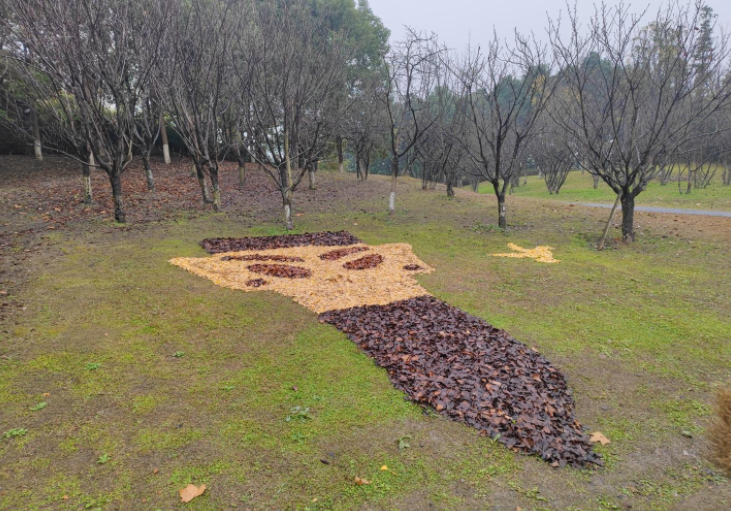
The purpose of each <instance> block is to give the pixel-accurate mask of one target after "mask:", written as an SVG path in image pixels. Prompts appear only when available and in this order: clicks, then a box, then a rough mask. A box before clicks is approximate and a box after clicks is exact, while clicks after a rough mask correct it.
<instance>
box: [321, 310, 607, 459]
mask: <svg viewBox="0 0 731 511" xmlns="http://www.w3.org/2000/svg"><path fill="white" fill-rule="evenodd" d="M320 319H321V320H322V321H325V322H327V323H331V324H333V325H335V327H336V328H338V329H339V330H341V331H342V332H344V333H346V334H347V335H348V337H349V338H350V339H351V340H352V341H354V342H355V343H356V344H357V345H358V346H360V347H361V348H362V349H363V350H365V351H366V352H367V353H368V354H369V355H370V356H371V357H373V358H374V359H375V361H376V363H377V364H378V365H380V366H381V367H384V368H385V369H386V370H387V371H388V375H389V378H390V379H391V381H392V383H393V384H394V386H396V387H397V388H398V389H400V390H403V391H404V392H405V393H406V394H407V395H408V396H409V397H410V398H411V399H412V400H413V401H416V402H417V403H422V404H427V405H430V406H432V407H433V408H434V409H436V410H437V411H438V412H439V413H441V414H442V415H446V416H447V417H449V418H451V419H453V420H457V421H460V422H465V423H467V424H469V425H471V426H473V427H475V428H477V429H480V430H482V431H485V432H486V433H488V434H489V435H490V436H491V437H492V438H494V439H496V440H497V441H499V442H500V443H502V444H504V445H506V446H507V447H509V448H511V449H513V450H515V451H519V452H524V453H535V454H539V455H540V456H541V457H542V458H544V459H545V460H547V461H549V462H557V464H558V465H559V466H564V465H566V464H569V465H575V466H586V465H592V464H596V465H598V464H601V459H600V457H599V456H598V455H597V454H596V453H594V452H593V451H592V443H591V442H590V441H589V438H588V436H587V435H585V434H584V431H583V429H582V426H581V424H580V423H579V422H578V420H577V419H576V415H575V413H574V400H573V397H572V396H571V393H570V391H569V389H568V385H567V383H566V378H565V377H564V375H563V374H561V372H560V371H558V370H557V369H556V368H555V367H553V365H551V363H550V362H549V361H548V360H547V359H546V358H545V357H543V356H542V355H540V354H539V353H536V352H535V351H533V350H531V349H530V348H528V347H527V346H525V345H524V344H522V343H520V342H518V341H516V340H515V339H513V338H512V337H511V336H510V335H508V334H507V333H506V332H505V331H503V330H499V329H497V328H494V327H492V326H491V325H489V324H488V323H486V322H485V321H483V320H481V319H479V318H476V317H474V316H470V315H469V314H466V313H465V312H462V311H460V310H459V309H456V308H454V307H451V306H450V305H448V304H446V303H444V302H442V301H440V300H437V299H436V298H434V297H431V296H422V297H418V298H412V299H410V300H405V301H401V302H396V303H392V304H389V305H374V306H367V307H354V308H352V309H347V310H337V311H329V312H325V313H323V314H321V315H320Z"/></svg>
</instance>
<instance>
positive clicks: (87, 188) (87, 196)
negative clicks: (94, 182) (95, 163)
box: [81, 156, 94, 204]
mask: <svg viewBox="0 0 731 511" xmlns="http://www.w3.org/2000/svg"><path fill="white" fill-rule="evenodd" d="M93 158H94V157H93V156H89V159H90V160H91V159H93ZM81 174H82V175H83V176H84V204H91V203H92V202H93V201H94V197H93V195H92V191H91V167H90V166H89V163H87V162H84V163H82V164H81Z"/></svg>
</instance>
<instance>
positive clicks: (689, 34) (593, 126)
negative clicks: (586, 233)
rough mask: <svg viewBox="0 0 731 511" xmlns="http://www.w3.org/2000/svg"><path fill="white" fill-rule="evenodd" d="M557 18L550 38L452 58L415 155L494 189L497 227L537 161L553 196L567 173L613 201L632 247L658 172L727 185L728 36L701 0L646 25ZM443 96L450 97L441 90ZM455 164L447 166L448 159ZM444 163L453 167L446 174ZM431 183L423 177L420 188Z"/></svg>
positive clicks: (604, 13) (625, 15) (432, 93)
mask: <svg viewBox="0 0 731 511" xmlns="http://www.w3.org/2000/svg"><path fill="white" fill-rule="evenodd" d="M579 19H580V18H579V14H578V12H577V10H576V8H574V9H572V10H570V11H569V13H568V20H567V21H568V27H566V26H562V24H561V23H560V22H559V21H550V20H549V29H548V35H549V42H548V43H545V44H544V43H541V42H540V41H539V40H537V39H535V38H533V37H523V36H521V35H520V34H518V33H516V35H515V39H514V41H513V42H512V43H510V44H507V43H505V42H502V41H500V40H499V39H498V38H497V37H495V38H494V39H493V40H492V42H491V43H490V44H489V45H488V46H487V47H486V48H484V49H482V48H477V49H469V50H468V51H467V53H466V55H462V56H460V55H457V56H453V55H449V54H447V53H446V52H444V54H443V56H442V59H441V60H442V67H443V68H445V70H432V73H433V74H435V76H437V77H439V75H440V73H444V72H449V73H450V74H451V78H446V79H443V78H436V79H434V80H433V82H434V83H433V85H432V87H431V88H430V89H429V95H428V96H427V97H426V98H425V100H424V101H425V102H426V103H427V104H428V105H429V106H430V109H427V111H428V112H429V113H430V114H433V115H434V117H435V119H436V121H434V122H433V124H427V121H428V122H430V123H431V122H432V119H430V118H428V116H426V117H427V118H425V119H424V121H423V122H422V125H424V126H430V125H432V126H433V131H432V132H431V133H429V134H428V136H425V137H423V140H422V142H423V143H422V144H420V145H418V146H417V151H416V159H417V160H418V161H419V162H420V163H421V164H422V166H423V168H424V172H425V173H428V175H429V176H431V179H434V178H439V177H440V176H441V179H442V180H444V182H445V183H446V184H447V187H448V190H449V189H450V188H451V187H450V181H451V177H450V176H449V175H448V174H447V173H445V170H444V169H445V166H448V167H449V168H450V169H452V171H457V172H458V173H462V174H467V175H473V176H475V175H476V176H477V177H478V178H479V180H480V181H482V182H486V183H489V185H490V186H491V188H492V190H493V192H494V194H495V197H496V199H497V204H498V223H499V226H500V227H501V228H505V227H506V226H507V215H506V195H507V194H508V193H509V192H510V190H511V188H512V187H513V186H516V185H517V184H518V180H519V179H520V177H521V176H522V175H524V171H525V166H526V165H527V164H528V162H533V163H534V164H536V165H537V166H538V168H539V169H540V171H541V173H542V174H543V175H544V177H545V180H546V185H547V187H548V189H549V191H550V192H552V193H558V190H559V189H560V187H561V185H562V184H563V182H564V181H565V179H566V176H567V175H568V172H569V171H570V170H571V169H572V168H577V167H579V168H582V169H585V170H587V171H588V172H589V173H590V174H591V175H592V176H594V178H595V186H596V183H597V182H598V181H599V180H601V181H603V182H604V183H606V184H607V185H608V186H609V187H611V189H612V190H613V191H614V192H615V193H616V194H617V200H618V202H619V203H621V205H622V214H623V220H622V234H623V238H624V239H626V240H633V239H634V237H635V233H634V207H635V199H636V197H637V196H638V195H639V194H640V193H642V191H643V190H645V189H646V187H647V185H648V183H649V182H650V181H652V180H654V179H656V178H658V177H660V178H661V180H667V179H668V177H669V175H670V173H671V172H673V169H674V170H675V173H676V179H677V180H678V183H679V186H680V182H681V181H683V179H684V176H686V177H687V192H689V191H690V188H691V186H697V187H705V186H707V185H708V183H709V182H710V181H711V179H713V177H714V175H715V173H716V172H717V169H719V168H720V169H721V170H722V173H723V176H722V177H723V182H724V183H728V182H729V177H728V176H729V175H730V174H731V173H730V172H729V170H728V169H729V164H728V162H729V161H731V153H729V149H730V148H729V144H731V101H730V100H731V72H730V71H729V66H728V64H729V62H728V60H729V47H728V45H727V37H726V36H725V34H720V35H719V36H718V37H716V36H714V29H715V15H713V11H712V10H711V9H710V8H709V7H708V6H706V5H705V4H704V3H703V2H702V1H696V2H694V3H691V4H687V5H682V4H678V3H670V4H668V5H666V6H664V7H662V8H661V9H660V10H659V11H658V12H657V13H656V15H655V17H654V19H652V20H651V21H650V22H649V23H648V22H647V21H646V13H645V15H632V14H631V13H630V10H629V7H628V6H625V5H624V4H620V5H618V6H616V7H607V6H606V5H604V4H603V5H602V6H600V7H597V8H596V10H595V12H594V15H593V16H592V17H591V20H590V22H589V25H588V27H584V26H582V25H581V23H580V21H579ZM444 89H446V90H444ZM455 148H459V150H457V151H455ZM450 158H451V159H452V160H451V161H450ZM439 162H446V163H445V166H441V167H440V166H439ZM425 183H426V180H425Z"/></svg>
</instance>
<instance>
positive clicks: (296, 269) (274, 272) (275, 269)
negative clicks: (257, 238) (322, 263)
mask: <svg viewBox="0 0 731 511" xmlns="http://www.w3.org/2000/svg"><path fill="white" fill-rule="evenodd" d="M249 270H250V271H252V272H254V273H262V274H264V275H269V276H271V277H279V278H282V279H306V278H309V277H311V276H312V272H311V271H310V270H308V269H307V268H302V267H300V266H290V265H288V264H252V265H251V266H249Z"/></svg>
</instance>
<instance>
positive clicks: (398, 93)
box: [379, 29, 444, 214]
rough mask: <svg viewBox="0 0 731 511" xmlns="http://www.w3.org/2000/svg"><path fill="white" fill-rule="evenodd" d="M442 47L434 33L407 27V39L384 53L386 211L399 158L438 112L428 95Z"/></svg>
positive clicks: (393, 191) (393, 209) (393, 200)
mask: <svg viewBox="0 0 731 511" xmlns="http://www.w3.org/2000/svg"><path fill="white" fill-rule="evenodd" d="M443 53H444V49H443V48H441V47H440V46H439V44H438V42H437V39H436V36H435V35H434V34H432V35H430V36H425V35H424V34H420V33H417V32H415V31H414V30H412V29H409V30H408V32H407V35H406V39H405V40H404V41H402V42H399V43H396V44H394V45H393V47H392V48H391V50H390V51H389V52H388V53H387V54H384V55H383V65H384V66H383V68H384V73H383V82H384V85H385V86H384V87H383V89H382V90H381V91H380V92H381V93H380V94H379V100H380V101H381V103H382V104H383V107H384V108H385V110H386V114H387V119H388V130H389V138H390V140H389V156H390V158H391V191H390V194H389V199H388V212H389V214H394V213H395V212H396V190H397V183H398V175H399V172H400V170H401V165H400V164H401V161H402V159H403V158H404V157H406V156H408V155H412V156H413V153H414V146H415V145H416V143H417V142H419V140H420V139H421V138H422V137H423V136H424V135H425V134H426V133H428V132H429V130H430V129H432V128H433V127H434V125H435V123H436V122H437V117H436V115H438V114H437V113H436V112H435V110H434V109H430V107H429V103H428V101H427V96H428V95H429V93H430V92H431V90H432V89H433V87H434V86H435V83H434V78H435V76H436V74H437V72H438V70H439V68H440V66H441V65H442V58H441V57H442V54H443Z"/></svg>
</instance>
